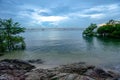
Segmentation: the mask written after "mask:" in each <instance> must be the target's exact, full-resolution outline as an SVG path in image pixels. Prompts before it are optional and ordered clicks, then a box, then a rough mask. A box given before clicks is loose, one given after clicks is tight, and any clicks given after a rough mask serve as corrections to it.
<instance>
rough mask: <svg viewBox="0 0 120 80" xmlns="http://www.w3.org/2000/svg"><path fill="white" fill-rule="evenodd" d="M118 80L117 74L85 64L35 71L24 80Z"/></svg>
mask: <svg viewBox="0 0 120 80" xmlns="http://www.w3.org/2000/svg"><path fill="white" fill-rule="evenodd" d="M116 76H117V77H116ZM119 78H120V76H119V75H118V74H117V73H114V72H110V71H109V72H108V71H105V70H103V69H100V68H97V67H95V66H92V65H86V64H85V63H74V64H68V65H62V66H59V67H57V68H53V69H36V70H33V71H31V72H30V73H28V74H26V80H119Z"/></svg>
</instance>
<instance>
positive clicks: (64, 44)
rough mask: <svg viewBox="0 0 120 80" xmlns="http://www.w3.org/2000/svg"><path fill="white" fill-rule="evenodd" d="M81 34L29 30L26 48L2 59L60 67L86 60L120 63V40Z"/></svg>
mask: <svg viewBox="0 0 120 80" xmlns="http://www.w3.org/2000/svg"><path fill="white" fill-rule="evenodd" d="M81 33H82V31H79V30H77V31H75V30H74V31H52V30H51V31H34V32H32V31H30V32H29V31H28V32H26V33H24V34H22V35H23V36H24V37H25V41H26V44H27V49H26V50H25V51H15V52H11V53H7V54H6V55H4V56H2V57H1V59H4V58H18V59H39V58H41V59H43V60H44V61H46V63H45V64H51V65H59V64H66V63H72V62H79V61H84V62H87V63H90V64H94V65H114V64H117V63H120V61H119V58H120V40H114V39H107V38H96V37H82V35H81Z"/></svg>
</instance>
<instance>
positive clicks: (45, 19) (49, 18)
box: [31, 13, 67, 22]
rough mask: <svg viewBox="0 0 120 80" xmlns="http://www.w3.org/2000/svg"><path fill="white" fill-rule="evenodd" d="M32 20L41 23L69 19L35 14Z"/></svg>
mask: <svg viewBox="0 0 120 80" xmlns="http://www.w3.org/2000/svg"><path fill="white" fill-rule="evenodd" d="M31 18H33V19H34V20H37V21H39V22H59V21H62V20H65V19H67V17H66V16H41V15H39V14H37V13H33V14H32V15H31Z"/></svg>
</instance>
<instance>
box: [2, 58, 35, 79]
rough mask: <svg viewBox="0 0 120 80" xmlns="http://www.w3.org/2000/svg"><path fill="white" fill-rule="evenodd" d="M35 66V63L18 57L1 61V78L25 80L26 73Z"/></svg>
mask: <svg viewBox="0 0 120 80" xmlns="http://www.w3.org/2000/svg"><path fill="white" fill-rule="evenodd" d="M33 68H35V67H34V66H33V65H31V64H29V63H27V62H25V61H22V60H17V59H5V60H1V61H0V80H24V78H25V76H24V74H25V73H27V72H29V71H31V70H32V69H33Z"/></svg>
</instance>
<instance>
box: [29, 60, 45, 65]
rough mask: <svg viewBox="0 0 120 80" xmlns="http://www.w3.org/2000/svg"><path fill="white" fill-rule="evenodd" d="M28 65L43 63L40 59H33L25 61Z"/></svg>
mask: <svg viewBox="0 0 120 80" xmlns="http://www.w3.org/2000/svg"><path fill="white" fill-rule="evenodd" d="M27 62H29V63H36V64H42V63H43V62H44V61H43V60H42V59H33V60H27Z"/></svg>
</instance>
